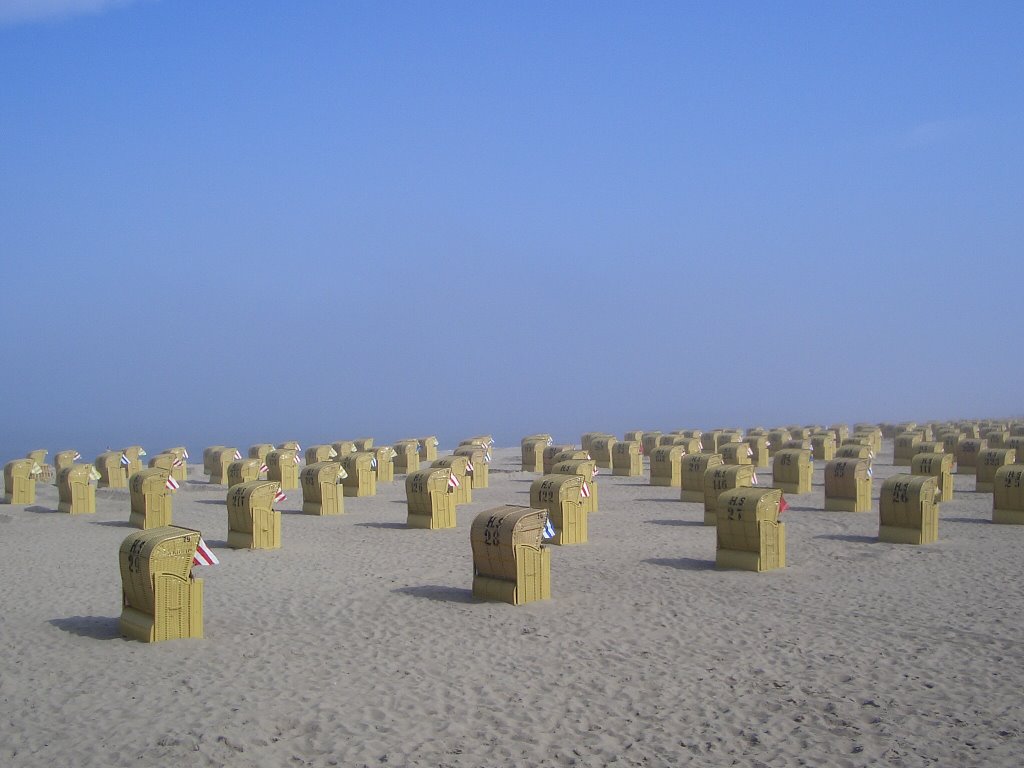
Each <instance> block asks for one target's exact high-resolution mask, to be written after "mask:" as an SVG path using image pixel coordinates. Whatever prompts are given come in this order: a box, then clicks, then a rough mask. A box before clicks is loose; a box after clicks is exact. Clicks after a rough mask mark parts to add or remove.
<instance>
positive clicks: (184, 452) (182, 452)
mask: <svg viewBox="0 0 1024 768" xmlns="http://www.w3.org/2000/svg"><path fill="white" fill-rule="evenodd" d="M181 456H182V458H184V459H187V458H188V449H187V448H182V449H181Z"/></svg>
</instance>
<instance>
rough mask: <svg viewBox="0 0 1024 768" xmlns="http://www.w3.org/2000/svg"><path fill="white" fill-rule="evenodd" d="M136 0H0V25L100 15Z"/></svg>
mask: <svg viewBox="0 0 1024 768" xmlns="http://www.w3.org/2000/svg"><path fill="white" fill-rule="evenodd" d="M133 2H137V0H0V25H10V24H20V23H25V22H32V21H47V20H51V19H65V18H67V17H69V16H79V15H81V14H87V13H101V12H103V11H106V10H110V9H112V8H118V7H120V6H124V5H129V4H131V3H133Z"/></svg>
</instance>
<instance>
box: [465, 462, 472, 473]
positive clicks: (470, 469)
mask: <svg viewBox="0 0 1024 768" xmlns="http://www.w3.org/2000/svg"><path fill="white" fill-rule="evenodd" d="M466 471H467V472H469V473H470V474H473V462H472V461H470V460H469V459H467V460H466Z"/></svg>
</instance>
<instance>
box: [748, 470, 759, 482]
mask: <svg viewBox="0 0 1024 768" xmlns="http://www.w3.org/2000/svg"><path fill="white" fill-rule="evenodd" d="M758 482H759V481H758V479H757V472H755V473H754V475H753V477H751V478H750V483H751V484H752V485H757V484H758Z"/></svg>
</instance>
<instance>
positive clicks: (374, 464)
mask: <svg viewBox="0 0 1024 768" xmlns="http://www.w3.org/2000/svg"><path fill="white" fill-rule="evenodd" d="M376 468H377V457H376V456H373V457H371V458H370V469H376Z"/></svg>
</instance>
